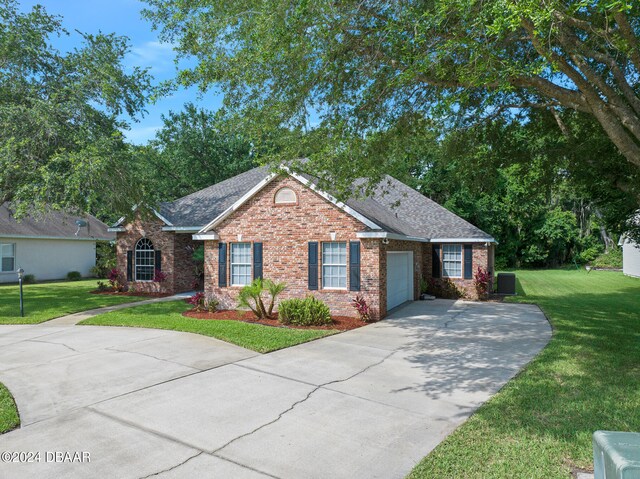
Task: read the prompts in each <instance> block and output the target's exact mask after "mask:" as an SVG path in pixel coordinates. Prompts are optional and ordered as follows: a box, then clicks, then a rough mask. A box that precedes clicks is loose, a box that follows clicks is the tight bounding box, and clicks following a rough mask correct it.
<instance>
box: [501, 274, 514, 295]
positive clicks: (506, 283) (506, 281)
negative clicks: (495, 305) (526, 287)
mask: <svg viewBox="0 0 640 479" xmlns="http://www.w3.org/2000/svg"><path fill="white" fill-rule="evenodd" d="M498 294H516V274H515V273H498Z"/></svg>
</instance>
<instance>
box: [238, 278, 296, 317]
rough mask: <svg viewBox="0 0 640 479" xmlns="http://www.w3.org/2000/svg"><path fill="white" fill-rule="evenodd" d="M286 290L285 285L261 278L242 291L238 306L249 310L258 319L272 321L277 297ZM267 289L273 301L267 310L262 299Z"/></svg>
mask: <svg viewBox="0 0 640 479" xmlns="http://www.w3.org/2000/svg"><path fill="white" fill-rule="evenodd" d="M285 288H286V284H285V283H276V282H274V281H271V280H270V279H266V280H263V279H261V278H256V279H254V280H253V281H252V282H251V284H248V285H247V286H245V287H244V288H242V289H241V290H240V294H239V295H238V306H239V307H241V308H249V309H250V310H251V311H252V312H253V314H254V315H255V316H256V318H258V319H264V318H266V319H271V316H272V314H273V308H274V306H275V302H276V297H277V296H278V295H279V294H280V293H282V292H283V291H284V290H285ZM265 289H266V290H267V291H268V292H269V295H270V296H271V300H270V303H269V308H268V309H267V308H266V307H265V305H264V301H263V299H262V294H263V293H264V291H265Z"/></svg>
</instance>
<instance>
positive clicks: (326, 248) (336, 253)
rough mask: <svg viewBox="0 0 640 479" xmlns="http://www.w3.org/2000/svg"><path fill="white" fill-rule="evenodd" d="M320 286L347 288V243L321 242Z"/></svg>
mask: <svg viewBox="0 0 640 479" xmlns="http://www.w3.org/2000/svg"><path fill="white" fill-rule="evenodd" d="M322 287H323V288H328V289H347V243H322Z"/></svg>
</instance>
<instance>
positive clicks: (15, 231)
mask: <svg viewBox="0 0 640 479" xmlns="http://www.w3.org/2000/svg"><path fill="white" fill-rule="evenodd" d="M78 219H83V220H85V221H86V222H87V226H86V227H82V228H80V231H78V226H77V225H76V220H78ZM76 231H78V235H77V236H76V234H75V233H76ZM0 235H2V236H17V237H34V236H35V237H46V238H67V239H97V240H114V239H116V235H115V234H114V233H109V232H108V231H107V225H105V224H104V223H103V222H102V221H100V220H99V219H98V218H96V217H95V216H92V215H86V214H83V215H77V214H73V213H66V212H63V211H54V210H51V211H48V212H47V213H45V214H42V215H33V216H26V217H24V218H22V219H21V220H16V219H15V218H14V216H13V210H12V209H11V206H10V204H9V203H4V204H2V205H0Z"/></svg>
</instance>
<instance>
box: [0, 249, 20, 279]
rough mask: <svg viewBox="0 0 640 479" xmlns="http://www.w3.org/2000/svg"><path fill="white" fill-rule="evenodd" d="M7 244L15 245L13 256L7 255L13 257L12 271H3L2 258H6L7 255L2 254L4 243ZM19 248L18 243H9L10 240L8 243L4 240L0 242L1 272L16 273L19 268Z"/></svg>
mask: <svg viewBox="0 0 640 479" xmlns="http://www.w3.org/2000/svg"><path fill="white" fill-rule="evenodd" d="M7 244H10V245H13V256H6V257H7V258H13V270H12V271H3V270H2V260H3V259H4V258H5V256H3V255H2V247H3V246H4V245H7ZM17 249H18V245H17V244H16V243H8V242H7V243H2V242H0V274H11V273H15V272H16V270H17V269H18V268H16V263H17V261H16V257H17V256H18V254H17Z"/></svg>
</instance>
